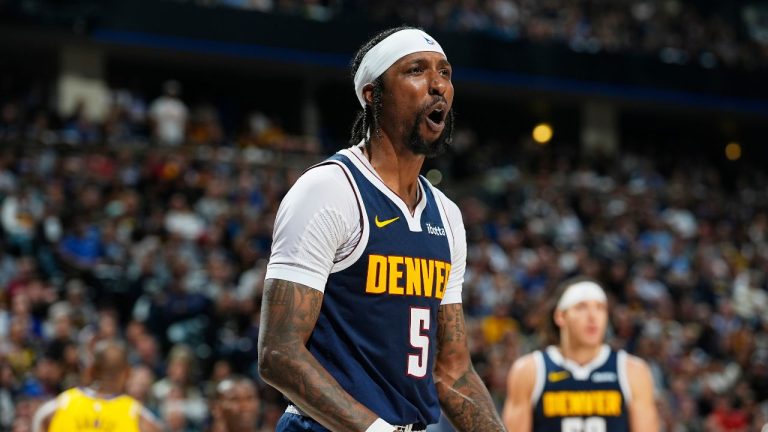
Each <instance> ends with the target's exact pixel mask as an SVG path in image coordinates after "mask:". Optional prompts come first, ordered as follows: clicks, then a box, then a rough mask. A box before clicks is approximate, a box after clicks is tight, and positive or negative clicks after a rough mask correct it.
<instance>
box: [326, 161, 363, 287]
mask: <svg viewBox="0 0 768 432" xmlns="http://www.w3.org/2000/svg"><path fill="white" fill-rule="evenodd" d="M331 163H333V164H335V165H338V166H339V167H340V168H341V169H342V170H343V171H344V174H345V175H346V176H347V179H349V182H350V187H351V188H352V191H353V192H354V193H355V199H356V200H357V204H358V207H359V208H360V223H361V224H362V226H360V229H361V230H362V234H361V236H360V240H359V241H358V242H357V244H356V245H355V247H354V249H352V252H351V253H350V254H349V255H347V256H346V257H344V259H342V260H341V261H339V262H337V263H334V264H333V267H332V268H331V273H336V272H340V271H342V270H346V269H348V268H349V267H350V266H351V265H352V264H354V263H356V262H357V260H359V259H360V257H361V256H363V252H365V248H366V247H367V246H368V237H369V235H370V233H371V224H370V223H368V211H367V210H366V208H365V203H364V202H363V197H362V195H361V194H360V188H359V187H358V186H357V182H355V180H354V177H352V173H351V172H350V171H349V168H348V167H347V166H346V165H344V164H343V163H341V162H338V161H331Z"/></svg>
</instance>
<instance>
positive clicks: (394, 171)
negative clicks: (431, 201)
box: [363, 135, 424, 211]
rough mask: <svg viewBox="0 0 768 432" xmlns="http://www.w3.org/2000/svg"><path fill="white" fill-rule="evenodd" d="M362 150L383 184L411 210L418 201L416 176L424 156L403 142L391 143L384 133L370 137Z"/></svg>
mask: <svg viewBox="0 0 768 432" xmlns="http://www.w3.org/2000/svg"><path fill="white" fill-rule="evenodd" d="M363 152H364V154H365V156H366V157H367V158H368V160H369V161H370V163H371V166H373V169H375V170H376V173H377V174H378V175H379V177H381V180H382V181H383V182H384V184H386V185H387V187H389V188H390V189H392V191H394V192H395V193H396V194H397V195H398V196H399V197H400V198H402V199H403V201H405V203H406V204H408V207H409V208H410V209H411V211H413V209H414V208H416V204H417V203H418V197H419V192H418V190H419V183H418V178H419V173H420V172H421V167H422V165H423V164H424V156H423V155H416V154H414V153H413V152H411V151H410V150H408V149H407V148H406V146H405V145H403V144H401V145H396V144H393V143H392V141H390V140H389V137H387V136H386V135H382V136H381V137H372V138H371V144H370V145H369V146H366V147H364V148H363Z"/></svg>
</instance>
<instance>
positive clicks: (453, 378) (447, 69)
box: [259, 28, 503, 432]
mask: <svg viewBox="0 0 768 432" xmlns="http://www.w3.org/2000/svg"><path fill="white" fill-rule="evenodd" d="M352 69H353V70H352V72H353V74H354V83H355V92H356V94H357V97H358V100H359V102H360V104H361V106H362V107H363V111H362V112H361V114H360V116H359V117H358V120H357V121H356V122H355V126H354V127H353V133H352V135H353V136H352V140H353V143H354V144H356V145H355V146H353V147H351V148H350V149H347V150H342V151H341V152H339V153H337V154H336V155H335V156H334V157H332V158H331V159H330V160H328V161H327V162H326V163H324V164H321V165H320V166H319V167H315V168H313V169H310V170H309V171H308V172H306V173H305V174H304V175H303V176H302V177H301V178H300V179H299V180H298V181H297V182H296V184H295V185H294V186H293V188H292V189H291V190H290V191H289V192H288V194H287V196H286V197H285V198H284V200H283V202H282V203H281V205H280V209H279V211H278V215H277V218H276V222H275V230H274V243H273V249H272V256H271V258H270V263H269V266H268V269H267V275H266V279H267V280H266V282H265V290H264V299H263V303H262V316H261V328H260V334H259V370H260V373H261V375H262V377H263V378H264V379H265V380H266V381H267V382H268V383H270V384H271V385H273V386H274V387H276V388H277V389H279V390H280V391H282V392H283V394H285V395H286V396H287V397H288V398H289V399H290V400H291V401H292V402H293V404H294V405H292V406H289V409H288V410H287V412H286V414H285V415H283V417H282V419H281V421H280V423H279V424H278V427H277V430H280V431H309V430H312V431H325V430H328V429H331V430H335V431H366V430H367V431H383V432H392V431H393V430H409V431H410V430H424V429H425V428H426V425H427V424H431V423H436V422H437V420H438V418H439V415H440V407H442V408H443V411H444V412H445V414H446V416H447V417H448V418H449V419H450V420H451V421H452V422H453V423H454V425H456V427H457V428H458V429H459V430H462V431H473V432H480V431H498V430H503V426H502V425H501V420H500V419H499V417H498V414H497V413H496V410H495V408H494V406H493V403H492V401H491V399H490V396H489V394H488V392H487V390H486V389H485V387H484V385H483V383H482V381H481V380H480V378H479V377H478V375H477V373H476V372H475V371H474V368H473V367H472V364H471V361H470V357H469V350H468V348H467V343H466V331H465V326H464V317H463V311H462V307H461V284H462V282H463V278H464V276H463V274H464V267H465V261H466V239H465V232H464V227H463V223H462V220H461V214H460V211H459V209H458V207H457V206H456V205H455V204H454V203H452V202H451V201H450V200H448V199H447V198H446V197H445V195H443V194H442V193H441V192H439V191H438V190H437V189H434V188H433V187H432V186H431V185H430V184H429V183H428V182H427V181H426V180H425V179H424V178H422V177H420V176H419V172H420V170H421V167H422V165H423V163H424V159H425V157H426V156H433V155H436V154H438V153H440V150H441V149H442V148H444V147H445V146H446V145H447V144H448V143H449V142H450V137H451V131H452V125H453V117H452V114H451V105H452V102H453V85H452V84H451V65H450V64H449V63H448V60H447V58H446V56H445V54H444V52H443V50H442V48H441V47H440V45H439V44H438V43H437V42H436V41H435V40H434V39H433V38H432V37H431V36H429V35H427V34H426V33H424V32H423V31H421V30H417V29H408V28H398V29H391V30H388V31H385V32H383V33H381V34H379V35H378V36H376V37H374V38H373V39H372V40H371V41H369V42H368V43H366V44H365V45H364V46H363V47H362V48H361V49H360V51H359V52H358V54H357V55H356V56H355V59H354V60H353V65H352ZM393 425H400V426H399V427H397V428H396V426H393ZM326 428H328V429H326Z"/></svg>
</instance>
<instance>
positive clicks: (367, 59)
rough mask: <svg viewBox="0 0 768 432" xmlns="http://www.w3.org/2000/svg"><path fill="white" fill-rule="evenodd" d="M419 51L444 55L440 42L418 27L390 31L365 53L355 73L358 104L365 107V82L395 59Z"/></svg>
mask: <svg viewBox="0 0 768 432" xmlns="http://www.w3.org/2000/svg"><path fill="white" fill-rule="evenodd" d="M421 51H433V52H439V53H440V54H442V55H445V52H443V49H442V48H441V47H440V44H438V43H437V41H436V40H434V39H433V38H432V36H430V35H428V34H426V33H424V32H423V31H421V30H419V29H405V30H400V31H398V32H395V33H392V34H391V35H389V36H387V37H386V38H384V40H382V41H381V42H379V43H377V44H376V45H375V46H374V47H373V48H371V49H370V50H369V51H368V52H367V53H365V56H363V60H362V61H361V62H360V67H358V68H357V72H356V73H355V94H356V95H357V100H359V101H360V106H362V107H363V108H365V99H364V98H363V87H365V85H366V84H368V83H372V82H373V81H374V80H376V78H378V77H379V76H381V74H383V73H384V72H386V70H387V69H389V67H390V66H392V65H393V64H394V63H395V62H396V61H398V60H400V59H401V58H403V57H405V56H407V55H408V54H413V53H415V52H421Z"/></svg>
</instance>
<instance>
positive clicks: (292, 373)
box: [259, 279, 377, 431]
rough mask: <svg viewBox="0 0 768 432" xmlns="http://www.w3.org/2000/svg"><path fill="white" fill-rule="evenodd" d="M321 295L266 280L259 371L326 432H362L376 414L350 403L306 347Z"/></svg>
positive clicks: (291, 285) (359, 405) (292, 284)
mask: <svg viewBox="0 0 768 432" xmlns="http://www.w3.org/2000/svg"><path fill="white" fill-rule="evenodd" d="M322 298H323V294H322V293H321V292H320V291H317V290H314V289H311V288H308V287H305V286H301V285H299V284H295V283H292V282H287V281H283V280H275V279H270V280H268V281H267V282H266V285H265V289H264V297H263V301H262V307H261V326H260V329H259V372H260V374H261V376H262V378H263V379H264V380H265V381H267V382H268V383H269V384H271V385H272V386H274V387H275V388H277V389H278V390H280V391H281V392H283V394H285V395H286V396H287V397H288V398H289V399H290V400H291V401H292V402H293V403H294V404H296V405H298V406H299V408H301V409H302V410H303V411H305V412H306V413H307V414H308V415H309V416H311V417H312V418H313V419H315V420H316V421H318V422H320V423H321V424H323V425H324V426H325V427H327V428H329V429H331V430H334V431H336V430H338V431H364V430H365V429H366V428H367V427H368V426H369V425H370V424H371V423H373V421H374V420H376V417H377V416H376V415H375V414H374V413H373V412H371V411H370V410H369V409H367V408H366V407H365V406H363V405H361V404H360V403H359V402H357V401H356V400H354V399H353V398H352V397H351V396H350V395H349V394H348V393H347V392H346V391H344V389H343V388H341V386H340V385H339V384H338V382H336V380H335V379H334V378H333V377H332V376H331V375H330V374H329V373H328V372H327V371H326V370H325V369H324V368H323V366H322V365H321V364H320V363H319V362H318V361H317V360H316V359H315V358H314V356H312V354H311V353H310V352H309V351H308V350H307V349H306V347H305V343H306V341H307V339H308V338H309V336H310V334H311V333H312V330H313V329H314V327H315V322H316V321H317V317H318V314H319V313H320V307H321V305H322Z"/></svg>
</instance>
